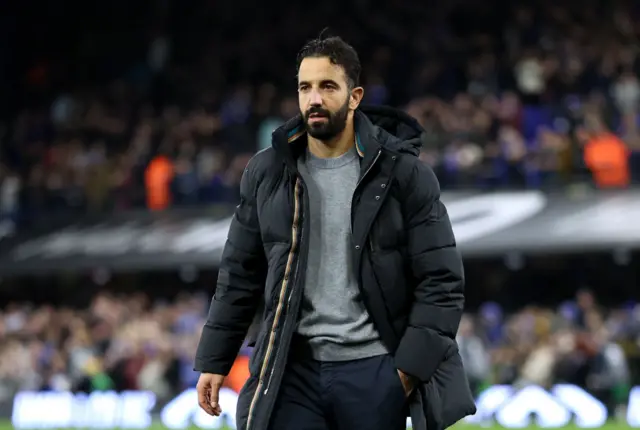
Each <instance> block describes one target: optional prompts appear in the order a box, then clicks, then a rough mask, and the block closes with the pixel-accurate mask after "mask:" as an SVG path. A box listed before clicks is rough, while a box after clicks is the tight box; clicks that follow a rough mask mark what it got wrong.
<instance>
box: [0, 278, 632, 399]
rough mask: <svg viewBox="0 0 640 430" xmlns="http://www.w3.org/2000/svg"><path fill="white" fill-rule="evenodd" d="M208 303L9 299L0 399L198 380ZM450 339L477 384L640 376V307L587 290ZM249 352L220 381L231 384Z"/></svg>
mask: <svg viewBox="0 0 640 430" xmlns="http://www.w3.org/2000/svg"><path fill="white" fill-rule="evenodd" d="M206 303H207V299H206V297H205V296H202V295H198V294H193V295H183V296H181V297H179V298H178V299H177V300H174V301H171V302H162V301H159V302H158V301H156V302H154V301H151V300H150V299H149V298H148V297H147V296H145V295H142V294H130V295H124V296H116V295H111V294H109V293H101V294H99V295H98V296H96V297H95V298H94V299H93V301H92V302H91V304H90V305H89V306H88V307H87V308H84V309H72V308H63V307H49V306H31V305H24V304H14V305H10V306H9V307H7V308H6V309H4V310H3V311H2V312H0V337H2V338H3V339H4V341H3V342H2V343H1V344H0V401H2V399H10V398H11V396H12V394H14V393H15V392H16V391H17V390H56V391H68V390H71V391H74V392H93V391H104V390H150V391H153V392H154V393H156V395H157V396H158V398H159V399H160V400H169V399H171V398H173V397H174V396H175V395H177V394H179V393H180V392H182V391H183V390H184V389H186V388H190V387H194V386H195V384H196V382H197V377H198V374H197V373H196V372H194V371H193V370H192V365H193V363H192V360H193V356H194V354H195V348H196V345H197V340H198V338H199V333H200V330H201V327H202V324H203V322H204V319H205V316H206ZM457 340H458V344H459V347H460V352H461V355H462V357H463V360H464V362H465V366H466V369H467V372H468V376H469V380H470V382H471V385H472V387H473V389H474V391H475V392H476V393H478V392H480V391H481V390H482V389H484V388H486V387H487V386H489V385H491V384H520V385H522V384H539V385H541V386H544V387H549V386H551V385H552V384H554V383H557V382H567V383H573V384H577V385H580V386H582V387H586V388H588V389H589V390H590V392H592V393H594V394H596V395H597V396H598V397H600V398H601V399H602V400H603V401H605V403H606V404H607V405H611V407H612V408H615V406H618V405H623V404H625V403H626V402H627V395H628V392H629V388H630V387H631V385H632V384H639V383H640V381H639V380H637V376H636V379H635V380H632V376H631V373H630V364H629V362H628V361H627V357H638V351H640V306H638V305H635V306H633V305H629V306H627V307H624V308H619V309H611V310H604V309H601V308H599V306H598V304H597V303H596V301H595V300H594V298H593V296H592V295H591V293H590V292H588V291H583V292H581V293H579V294H578V297H577V299H576V300H574V301H569V302H565V303H563V304H562V305H561V306H560V307H559V308H558V309H555V310H554V309H550V308H536V307H529V308H525V309H523V310H521V311H518V312H516V313H506V312H504V311H503V310H502V309H501V307H500V306H499V305H498V304H496V303H485V304H484V305H483V306H482V307H481V308H480V310H479V312H478V313H477V314H467V315H465V316H464V318H463V321H462V323H461V325H460V330H459V334H458V339H457ZM248 353H249V350H248V349H246V350H243V352H242V356H241V357H239V359H238V360H239V361H238V363H237V366H236V367H237V369H235V370H234V372H232V374H231V375H230V377H229V378H228V380H227V384H228V385H229V386H230V387H231V388H233V389H235V390H239V389H240V387H241V386H242V384H243V382H244V379H243V378H246V375H247V373H246V366H247V364H246V355H247V354H248ZM636 366H637V363H636ZM637 370H638V369H636V371H637Z"/></svg>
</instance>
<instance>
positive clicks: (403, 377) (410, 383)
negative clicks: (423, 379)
mask: <svg viewBox="0 0 640 430" xmlns="http://www.w3.org/2000/svg"><path fill="white" fill-rule="evenodd" d="M398 376H399V377H400V382H401V383H402V388H404V394H405V395H406V396H407V397H409V396H410V395H411V393H412V392H413V389H414V388H415V381H414V379H413V377H411V376H409V375H407V374H406V373H404V372H403V371H402V370H400V369H398Z"/></svg>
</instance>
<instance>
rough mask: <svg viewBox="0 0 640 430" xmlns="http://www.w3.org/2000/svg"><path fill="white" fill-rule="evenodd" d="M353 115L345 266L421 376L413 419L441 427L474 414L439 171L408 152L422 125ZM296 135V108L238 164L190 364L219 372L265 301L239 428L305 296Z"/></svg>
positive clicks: (390, 339) (263, 389) (404, 359)
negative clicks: (352, 185)
mask: <svg viewBox="0 0 640 430" xmlns="http://www.w3.org/2000/svg"><path fill="white" fill-rule="evenodd" d="M354 122H355V128H356V145H357V149H358V153H359V154H360V156H361V174H360V181H359V183H358V185H357V188H356V191H355V193H354V196H353V201H352V210H351V221H352V248H351V249H352V251H353V254H352V255H353V260H354V264H353V267H354V268H355V270H356V271H357V278H358V280H359V286H360V288H361V291H362V295H363V297H364V301H365V305H366V307H367V310H368V311H369V313H370V315H371V317H372V319H373V321H374V324H375V326H376V328H377V329H378V332H379V333H380V336H381V339H382V341H383V342H384V344H385V345H386V346H387V348H388V349H389V351H391V352H392V353H393V355H394V357H395V362H396V366H397V368H398V369H400V370H402V371H404V372H405V373H407V374H409V375H413V376H414V377H416V378H418V379H419V380H420V381H421V382H422V383H421V384H419V386H418V389H417V390H416V391H415V392H414V395H413V396H412V404H411V416H412V419H413V422H414V429H426V428H427V427H428V429H429V430H439V429H442V428H444V427H447V426H449V425H451V424H453V423H454V422H455V421H457V420H459V419H461V418H462V417H464V416H465V415H468V414H473V413H475V405H474V403H473V399H472V397H471V394H470V392H469V387H468V385H467V382H466V378H465V374H464V369H463V368H462V362H461V359H460V356H459V354H458V348H457V345H456V342H455V335H456V331H457V329H458V323H459V321H460V317H461V315H462V310H463V306H464V275H463V268H462V261H461V258H460V255H459V253H458V251H457V249H456V244H455V239H454V236H453V232H452V229H451V224H450V222H449V218H448V216H447V211H446V209H445V207H444V205H443V204H442V202H441V201H440V190H439V185H438V181H437V179H436V177H435V175H434V174H433V172H432V170H431V169H430V168H429V167H427V166H425V165H424V164H423V163H421V162H420V160H419V159H418V157H417V155H418V153H419V148H420V145H421V141H420V136H421V134H422V132H423V130H422V129H421V127H420V126H419V125H418V124H417V122H416V121H415V120H414V119H413V118H411V117H409V116H407V115H406V114H404V113H402V112H400V111H397V110H394V109H390V108H360V109H358V110H357V111H356V115H355V121H354ZM305 136H306V135H305V133H304V126H303V122H302V118H301V117H296V118H293V119H292V120H290V121H289V122H287V123H286V124H285V125H283V126H282V127H280V128H279V129H277V130H276V131H275V132H274V133H273V147H272V148H269V149H266V150H264V151H261V152H259V153H258V154H256V155H255V156H254V157H253V158H252V160H251V161H250V162H249V164H248V166H247V169H246V170H245V173H244V176H243V178H242V184H241V201H240V204H239V205H238V207H237V209H236V213H235V217H234V219H233V221H232V223H231V228H230V231H229V237H228V241H227V243H226V246H225V250H224V253H223V258H222V263H221V267H220V272H219V275H218V284H217V288H216V291H215V294H214V297H213V300H212V303H211V309H210V313H209V318H208V321H207V323H206V325H205V327H204V330H203V333H202V338H201V340H200V345H199V347H198V352H197V356H196V361H195V369H196V370H198V371H201V372H208V373H218V374H227V373H228V372H229V370H230V369H231V366H232V364H233V362H234V359H235V357H236V354H237V353H238V350H239V349H240V346H241V344H242V342H243V341H244V339H245V336H246V334H247V330H248V328H249V326H250V325H251V323H252V321H254V316H255V315H256V312H257V310H258V308H259V307H260V303H261V302H263V306H264V310H263V311H262V312H259V313H258V317H259V326H258V327H259V330H258V331H257V336H256V339H255V350H254V353H253V356H252V358H251V361H250V371H251V377H250V378H249V380H248V381H247V384H246V385H245V387H244V389H243V390H242V392H241V394H240V399H239V402H238V412H237V414H238V420H237V423H238V428H239V429H243V430H266V429H267V425H268V420H269V416H270V414H271V411H272V409H273V404H274V402H275V399H276V394H277V391H278V387H279V384H280V381H281V377H282V372H283V370H284V368H285V362H286V357H287V355H288V350H289V346H290V342H291V337H292V334H293V332H294V327H295V324H296V318H297V315H298V310H299V305H300V302H301V298H302V290H303V282H304V279H305V273H304V271H305V268H306V258H307V248H308V240H307V238H308V237H309V217H308V214H307V212H308V208H309V202H308V198H307V194H306V187H305V184H304V182H303V180H302V178H301V177H300V175H299V174H298V171H297V167H296V158H297V157H298V156H299V155H300V154H301V153H302V152H303V151H304V150H305V145H306V138H305Z"/></svg>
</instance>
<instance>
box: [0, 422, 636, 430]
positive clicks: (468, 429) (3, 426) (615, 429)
mask: <svg viewBox="0 0 640 430" xmlns="http://www.w3.org/2000/svg"><path fill="white" fill-rule="evenodd" d="M631 428H632V427H629V426H628V425H624V424H619V423H616V422H613V421H612V422H609V423H608V424H606V425H605V426H603V427H599V429H601V430H627V429H631ZM451 429H454V430H504V428H503V427H500V426H489V427H480V426H473V425H469V424H465V423H460V424H456V425H455V426H453V427H451ZM534 429H536V430H538V429H539V427H527V428H526V429H524V430H534ZM578 429H579V427H576V426H567V427H563V428H562V430H578ZM0 430H14V428H13V426H12V425H11V423H10V422H8V421H3V422H0ZM25 430H29V429H25ZM49 430H54V429H49ZM55 430H67V429H55ZM69 430H78V429H69ZM114 430H115V429H114ZM118 430H127V429H118ZM147 430H168V429H167V428H166V427H164V426H162V425H160V424H155V425H152V426H151V427H149V428H148V429H147ZM187 430H202V429H200V428H199V427H190V428H189V429H187ZM228 430H230V429H228ZM545 430H546V429H545Z"/></svg>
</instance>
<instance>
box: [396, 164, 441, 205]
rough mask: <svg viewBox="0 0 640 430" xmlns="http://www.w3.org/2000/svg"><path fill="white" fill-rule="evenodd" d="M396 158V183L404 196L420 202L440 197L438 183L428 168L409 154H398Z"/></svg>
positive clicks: (431, 170)
mask: <svg viewBox="0 0 640 430" xmlns="http://www.w3.org/2000/svg"><path fill="white" fill-rule="evenodd" d="M396 156H397V157H398V160H397V165H396V169H395V171H396V181H397V185H398V187H399V188H400V191H401V192H402V194H403V195H404V196H407V197H410V198H414V199H416V198H417V199H421V200H424V199H427V200H435V199H437V198H439V197H440V183H439V182H438V178H437V177H436V174H435V173H434V171H433V169H432V168H431V167H430V166H428V165H427V164H425V163H423V162H422V161H421V160H420V159H419V158H418V157H416V156H414V155H411V154H405V153H399V154H397V155H396Z"/></svg>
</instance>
